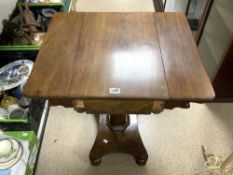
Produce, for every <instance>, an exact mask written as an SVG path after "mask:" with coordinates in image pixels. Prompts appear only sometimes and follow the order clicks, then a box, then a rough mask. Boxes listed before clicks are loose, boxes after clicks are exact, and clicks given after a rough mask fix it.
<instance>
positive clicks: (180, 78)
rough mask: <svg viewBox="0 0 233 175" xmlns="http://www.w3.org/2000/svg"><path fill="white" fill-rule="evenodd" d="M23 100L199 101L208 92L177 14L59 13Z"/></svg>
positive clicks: (210, 94) (184, 23)
mask: <svg viewBox="0 0 233 175" xmlns="http://www.w3.org/2000/svg"><path fill="white" fill-rule="evenodd" d="M110 88H118V90H117V93H113V94H112V93H110ZM25 95H26V96H30V97H34V98H48V99H84V100H85V99H86V100H87V99H92V100H101V99H105V100H107V99H111V100H114V99H118V100H119V99H120V100H131V99H132V100H135V99H137V100H160V99H161V100H164V101H169V100H178V101H184V100H185V101H203V100H210V99H212V98H213V97H214V92H213V89H212V86H211V83H210V81H209V79H208V77H207V74H206V71H205V70H204V67H203V65H202V63H201V59H200V56H199V53H198V50H197V47H196V45H195V41H194V39H193V37H192V34H191V30H190V28H189V26H188V23H187V20H186V17H185V16H184V15H183V14H181V13H60V14H56V15H55V17H54V19H53V21H52V24H51V25H50V28H49V31H48V33H47V36H46V39H45V41H44V43H43V45H42V47H41V50H40V53H39V55H38V57H37V60H36V63H35V67H34V69H33V72H32V74H31V76H30V78H29V81H28V83H27V85H26V89H25Z"/></svg>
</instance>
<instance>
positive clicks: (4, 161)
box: [0, 138, 23, 170]
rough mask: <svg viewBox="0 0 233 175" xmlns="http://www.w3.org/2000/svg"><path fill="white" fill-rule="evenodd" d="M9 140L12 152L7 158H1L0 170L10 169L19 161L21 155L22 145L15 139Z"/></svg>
mask: <svg viewBox="0 0 233 175" xmlns="http://www.w3.org/2000/svg"><path fill="white" fill-rule="evenodd" d="M10 140H11V142H12V144H13V150H14V151H13V153H12V154H11V155H10V156H8V157H7V158H4V157H2V158H1V162H0V170H1V169H8V168H11V167H12V166H13V165H15V164H16V163H17V162H18V161H19V160H20V158H21V156H22V153H23V149H22V145H21V144H20V143H19V142H18V141H17V140H15V139H11V138H10Z"/></svg>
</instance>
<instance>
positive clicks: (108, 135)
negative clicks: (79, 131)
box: [89, 114, 148, 165]
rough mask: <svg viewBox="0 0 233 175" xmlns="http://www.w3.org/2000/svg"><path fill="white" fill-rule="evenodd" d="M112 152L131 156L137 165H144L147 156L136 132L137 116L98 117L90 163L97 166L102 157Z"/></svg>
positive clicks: (102, 115)
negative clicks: (96, 132)
mask: <svg viewBox="0 0 233 175" xmlns="http://www.w3.org/2000/svg"><path fill="white" fill-rule="evenodd" d="M113 152H123V153H128V154H131V155H132V156H134V158H135V161H136V163H137V164H138V165H145V164H146V161H147V159H148V154H147V151H146V149H145V147H144V145H143V142H142V139H141V137H140V133H139V130H138V125H137V115H104V114H101V115H100V119H99V130H98V134H97V136H96V140H95V143H94V145H93V147H92V149H91V152H90V156H89V157H90V161H91V163H92V165H99V164H100V163H101V158H102V156H104V155H106V154H109V153H113Z"/></svg>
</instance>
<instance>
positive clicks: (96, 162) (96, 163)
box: [90, 158, 101, 166]
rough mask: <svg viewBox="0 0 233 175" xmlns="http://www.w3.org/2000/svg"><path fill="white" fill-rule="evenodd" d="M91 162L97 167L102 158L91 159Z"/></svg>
mask: <svg viewBox="0 0 233 175" xmlns="http://www.w3.org/2000/svg"><path fill="white" fill-rule="evenodd" d="M90 161H91V164H92V165H94V166H97V165H99V164H100V163H101V158H96V159H91V158H90Z"/></svg>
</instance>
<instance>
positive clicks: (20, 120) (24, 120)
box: [0, 118, 28, 123]
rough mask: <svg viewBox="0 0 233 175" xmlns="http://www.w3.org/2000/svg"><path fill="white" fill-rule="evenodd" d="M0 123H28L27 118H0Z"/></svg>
mask: <svg viewBox="0 0 233 175" xmlns="http://www.w3.org/2000/svg"><path fill="white" fill-rule="evenodd" d="M0 123H28V119H27V118H22V119H0Z"/></svg>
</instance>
